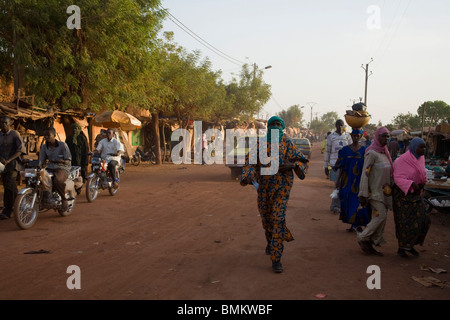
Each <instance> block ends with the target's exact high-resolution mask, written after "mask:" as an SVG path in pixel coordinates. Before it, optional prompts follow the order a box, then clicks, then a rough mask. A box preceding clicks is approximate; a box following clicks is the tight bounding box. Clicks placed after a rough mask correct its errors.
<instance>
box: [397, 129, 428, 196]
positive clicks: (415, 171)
mask: <svg viewBox="0 0 450 320" xmlns="http://www.w3.org/2000/svg"><path fill="white" fill-rule="evenodd" d="M424 143H425V141H424V140H423V139H421V138H414V139H412V140H411V143H410V144H409V147H408V151H407V152H405V153H404V154H402V155H401V156H400V157H399V158H397V160H395V164H394V181H395V184H396V185H397V186H398V187H399V188H400V189H401V190H402V191H403V192H404V194H405V195H406V194H407V193H408V191H413V190H412V188H411V184H412V183H413V182H415V183H416V184H421V183H426V182H427V172H426V170H425V157H423V156H418V155H417V152H416V150H417V147H418V146H419V145H420V144H424Z"/></svg>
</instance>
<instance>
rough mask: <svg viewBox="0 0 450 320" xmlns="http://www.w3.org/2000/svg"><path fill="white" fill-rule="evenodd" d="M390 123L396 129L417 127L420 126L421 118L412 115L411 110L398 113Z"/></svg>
mask: <svg viewBox="0 0 450 320" xmlns="http://www.w3.org/2000/svg"><path fill="white" fill-rule="evenodd" d="M392 125H393V126H394V127H396V128H397V129H407V130H411V129H418V128H420V126H421V119H420V118H419V116H418V115H413V114H412V113H411V112H408V113H407V114H403V113H400V114H398V115H397V116H396V117H395V118H394V120H393V121H392Z"/></svg>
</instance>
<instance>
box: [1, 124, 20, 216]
mask: <svg viewBox="0 0 450 320" xmlns="http://www.w3.org/2000/svg"><path fill="white" fill-rule="evenodd" d="M25 152H26V149H25V145H24V144H23V141H22V138H21V137H20V134H19V133H18V132H17V131H15V130H11V118H10V117H8V116H3V117H2V118H1V119H0V162H1V163H2V164H3V165H4V166H5V168H4V170H3V172H2V173H1V175H2V182H3V189H4V191H3V211H2V213H1V214H0V220H5V219H8V218H10V217H11V213H12V211H13V206H14V201H16V197H17V193H18V190H17V174H18V172H19V171H20V170H22V169H23V165H22V162H21V160H20V156H21V155H22V154H23V153H25Z"/></svg>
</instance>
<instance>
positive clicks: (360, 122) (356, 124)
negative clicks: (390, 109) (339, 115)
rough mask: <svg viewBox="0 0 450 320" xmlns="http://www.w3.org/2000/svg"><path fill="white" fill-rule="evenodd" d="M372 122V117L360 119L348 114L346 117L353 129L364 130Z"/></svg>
mask: <svg viewBox="0 0 450 320" xmlns="http://www.w3.org/2000/svg"><path fill="white" fill-rule="evenodd" d="M369 121H370V116H366V117H358V116H351V115H348V114H346V115H345V122H347V124H348V125H349V126H350V127H352V128H362V127H364V126H365V125H367V124H368V123H369Z"/></svg>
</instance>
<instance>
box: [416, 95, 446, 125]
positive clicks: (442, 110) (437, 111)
mask: <svg viewBox="0 0 450 320" xmlns="http://www.w3.org/2000/svg"><path fill="white" fill-rule="evenodd" d="M424 108H425V112H424ZM423 112H424V126H430V124H431V120H432V119H433V115H435V118H434V122H433V125H438V124H440V123H444V122H447V123H450V105H448V104H447V103H445V102H444V101H441V100H436V101H427V102H424V103H422V105H421V106H420V107H419V108H418V109H417V114H418V116H419V117H420V119H421V120H422V113H423ZM419 127H420V126H419Z"/></svg>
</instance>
